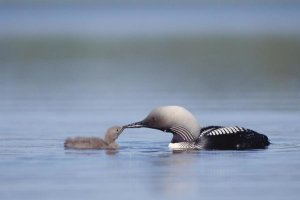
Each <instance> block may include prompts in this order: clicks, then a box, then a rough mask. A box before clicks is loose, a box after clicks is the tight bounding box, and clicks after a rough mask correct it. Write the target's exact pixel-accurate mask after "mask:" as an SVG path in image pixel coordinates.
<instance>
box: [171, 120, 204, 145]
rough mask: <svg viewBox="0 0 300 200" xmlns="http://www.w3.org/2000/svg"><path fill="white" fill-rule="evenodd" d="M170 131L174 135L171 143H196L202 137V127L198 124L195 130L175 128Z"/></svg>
mask: <svg viewBox="0 0 300 200" xmlns="http://www.w3.org/2000/svg"><path fill="white" fill-rule="evenodd" d="M170 130H171V132H172V133H173V138H172V140H171V143H179V142H195V141H197V139H198V138H199V136H200V130H201V127H200V126H199V125H198V124H197V126H194V127H193V128H185V127H173V128H171V129H170Z"/></svg>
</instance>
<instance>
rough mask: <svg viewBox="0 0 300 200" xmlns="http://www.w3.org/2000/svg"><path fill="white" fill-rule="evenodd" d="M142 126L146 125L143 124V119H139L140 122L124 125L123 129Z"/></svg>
mask: <svg viewBox="0 0 300 200" xmlns="http://www.w3.org/2000/svg"><path fill="white" fill-rule="evenodd" d="M142 127H146V125H145V124H144V122H143V121H140V122H134V123H131V124H127V125H124V126H123V129H125V128H142Z"/></svg>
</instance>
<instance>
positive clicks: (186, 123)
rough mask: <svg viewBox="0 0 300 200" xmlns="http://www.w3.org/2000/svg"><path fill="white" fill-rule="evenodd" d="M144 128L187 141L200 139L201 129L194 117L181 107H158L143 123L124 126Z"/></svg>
mask: <svg viewBox="0 0 300 200" xmlns="http://www.w3.org/2000/svg"><path fill="white" fill-rule="evenodd" d="M142 127H145V128H153V129H158V130H161V131H164V132H170V133H173V134H174V136H175V135H179V136H181V137H182V138H183V140H185V141H192V140H193V139H196V138H198V136H199V134H200V129H201V127H200V125H199V124H198V122H197V120H196V118H195V117H194V115H193V114H192V113H191V112H190V111H188V110H187V109H185V108H183V107H180V106H161V107H157V108H155V109H154V110H152V111H151V112H150V113H149V114H148V116H147V117H146V118H145V119H143V120H142V121H139V122H135V123H131V124H127V125H125V126H123V128H142ZM191 135H192V137H190V136H191Z"/></svg>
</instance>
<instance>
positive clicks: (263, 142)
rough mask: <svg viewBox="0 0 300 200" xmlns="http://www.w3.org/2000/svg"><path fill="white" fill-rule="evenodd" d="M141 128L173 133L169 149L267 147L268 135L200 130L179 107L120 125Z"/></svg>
mask: <svg viewBox="0 0 300 200" xmlns="http://www.w3.org/2000/svg"><path fill="white" fill-rule="evenodd" d="M142 127H146V128H153V129H158V130H161V131H164V132H170V133H172V134H173V138H172V140H171V143H170V144H169V147H170V148H172V149H232V150H237V149H259V148H265V147H266V146H268V145H269V144H270V142H269V140H268V137H267V136H265V135H263V134H260V133H257V132H255V131H253V130H250V129H246V128H242V127H238V126H234V127H222V126H207V127H201V126H200V125H199V124H198V122H197V120H196V118H195V117H194V115H193V114H192V113H190V112H189V111H188V110H186V109H185V108H183V107H180V106H162V107H158V108H156V109H154V110H153V111H152V112H151V113H150V114H149V115H148V116H147V117H146V118H145V119H144V120H142V121H139V122H135V123H131V124H128V125H125V126H123V128H142Z"/></svg>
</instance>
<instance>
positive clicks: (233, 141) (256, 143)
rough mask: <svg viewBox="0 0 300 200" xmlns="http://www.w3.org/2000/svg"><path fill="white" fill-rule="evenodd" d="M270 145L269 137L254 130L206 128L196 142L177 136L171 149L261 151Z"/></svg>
mask: <svg viewBox="0 0 300 200" xmlns="http://www.w3.org/2000/svg"><path fill="white" fill-rule="evenodd" d="M269 144H270V142H269V140H268V137H267V136H265V135H263V134H260V133H257V132H255V131H253V130H250V129H246V128H242V127H238V126H233V127H222V126H206V127H203V128H202V129H201V130H200V135H199V137H198V138H197V139H195V140H194V141H186V140H185V139H184V138H183V137H181V136H179V135H178V134H175V135H174V136H173V139H172V141H171V143H170V144H169V148H171V149H220V150H226V149H259V148H265V147H266V146H268V145H269Z"/></svg>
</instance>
